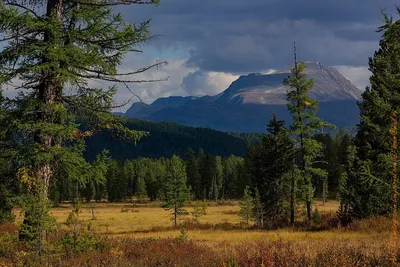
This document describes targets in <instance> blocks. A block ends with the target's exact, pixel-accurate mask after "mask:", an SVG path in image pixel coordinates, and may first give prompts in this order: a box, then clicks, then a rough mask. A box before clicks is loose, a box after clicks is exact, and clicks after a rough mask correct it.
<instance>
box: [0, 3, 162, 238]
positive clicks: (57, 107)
mask: <svg viewBox="0 0 400 267" xmlns="http://www.w3.org/2000/svg"><path fill="white" fill-rule="evenodd" d="M158 2H159V0H150V1H145V0H143V1H141V0H122V1H118V0H47V1H45V0H5V1H1V3H0V36H1V40H0V41H1V42H2V43H3V46H2V49H1V51H0V69H1V71H0V85H1V89H2V90H4V89H6V88H7V87H8V88H10V87H15V89H16V90H17V91H18V92H19V93H18V95H17V97H15V98H6V99H3V100H2V106H3V107H4V109H5V112H4V114H3V115H2V116H1V118H0V125H1V128H0V138H1V139H2V140H3V142H1V147H0V150H1V153H3V152H10V151H13V153H10V154H11V157H10V158H12V160H13V162H15V164H16V165H17V167H18V168H17V169H18V177H19V178H20V181H21V182H22V183H24V184H25V185H26V186H25V187H26V188H27V190H28V191H29V193H30V194H31V195H32V196H33V199H36V200H37V202H38V203H39V202H40V201H46V200H47V198H48V190H49V186H50V184H51V183H52V181H53V180H54V179H69V180H73V181H75V183H76V184H77V185H84V184H86V183H87V181H88V180H89V179H97V180H102V182H104V174H101V173H99V172H97V169H96V168H95V167H93V165H91V164H89V163H88V162H86V161H85V159H84V157H83V151H84V140H85V138H86V137H88V136H91V135H93V134H94V133H95V132H97V131H99V130H101V129H106V130H107V131H110V132H112V133H113V134H115V135H117V136H118V137H120V138H125V139H128V140H132V141H137V140H138V139H140V138H141V137H142V136H144V135H146V133H144V132H141V131H134V130H129V129H127V128H125V127H124V126H123V122H124V120H123V119H122V118H119V117H115V116H113V115H112V113H111V111H112V108H114V107H116V105H115V103H114V95H115V94H116V92H117V86H116V85H117V84H122V85H124V86H126V87H127V88H129V84H130V83H142V82H152V81H151V80H150V81H148V80H140V79H135V75H138V74H142V73H144V72H146V71H148V70H150V69H152V68H156V67H158V66H161V65H163V64H165V62H156V63H155V64H153V65H151V66H146V67H142V68H139V69H138V70H136V71H132V72H129V73H120V72H118V66H119V65H120V64H121V63H122V61H123V59H124V57H125V55H126V54H127V53H129V52H140V50H139V46H140V45H143V44H144V43H146V41H147V40H148V39H149V38H150V37H151V36H150V33H149V24H150V20H148V21H145V22H142V23H139V24H129V23H126V22H125V21H124V19H123V16H122V15H121V14H117V13H115V11H114V7H115V6H117V5H130V4H158ZM90 81H103V82H107V83H111V84H114V85H112V86H111V87H110V88H109V89H107V90H104V89H102V88H96V87H93V86H91V84H93V83H90ZM78 118H79V120H80V121H84V122H85V125H86V128H87V129H86V130H82V129H80V128H79V124H78V121H77V119H78ZM33 202H34V201H33ZM40 205H41V204H40ZM35 210H43V209H32V212H34V211H35ZM27 213H29V211H28V210H27V211H26V214H25V215H28V214H27ZM28 217H29V216H28ZM24 223H29V222H28V221H27V220H25V221H24ZM42 234H45V231H42Z"/></svg>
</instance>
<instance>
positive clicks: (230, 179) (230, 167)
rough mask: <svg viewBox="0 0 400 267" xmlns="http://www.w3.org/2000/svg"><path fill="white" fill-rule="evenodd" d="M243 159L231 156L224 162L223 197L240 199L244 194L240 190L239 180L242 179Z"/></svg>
mask: <svg viewBox="0 0 400 267" xmlns="http://www.w3.org/2000/svg"><path fill="white" fill-rule="evenodd" d="M242 167H243V159H242V158H239V157H236V156H233V155H231V156H229V157H228V158H226V159H225V160H224V162H223V181H222V198H223V199H238V198H239V196H241V195H242V194H243V192H240V191H239V190H240V187H239V181H240V180H241V169H242Z"/></svg>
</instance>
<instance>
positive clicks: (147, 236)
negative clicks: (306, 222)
mask: <svg viewBox="0 0 400 267" xmlns="http://www.w3.org/2000/svg"><path fill="white" fill-rule="evenodd" d="M193 205H194V203H191V204H190V205H189V206H188V207H187V210H188V211H191V210H192V209H193V208H192V206H193ZM93 206H94V215H95V217H96V219H95V220H93V218H92V207H93ZM314 207H316V208H318V210H319V211H320V213H321V215H322V216H321V217H322V221H321V223H320V224H319V225H320V226H321V227H317V226H318V225H314V228H312V229H311V228H307V227H303V226H302V225H301V224H297V225H296V226H295V227H291V228H288V227H286V228H280V229H277V230H265V229H259V228H256V227H254V226H250V225H245V224H243V223H241V218H240V217H239V216H238V211H239V205H238V203H237V202H235V201H232V202H224V203H215V202H209V203H208V206H207V213H206V214H205V215H203V216H201V217H200V218H199V219H198V221H196V222H194V221H193V218H192V216H191V215H190V214H188V215H185V216H182V217H181V218H180V221H179V224H180V225H179V227H177V228H173V227H172V222H171V220H170V212H169V211H166V210H164V209H163V208H161V207H160V206H159V204H158V203H148V204H134V203H120V204H114V203H96V204H94V205H93V203H91V204H88V203H83V204H80V213H79V221H80V222H79V224H80V227H81V230H80V232H81V234H82V238H80V237H79V238H78V239H77V241H76V244H78V245H74V246H72V245H65V244H66V243H65V236H64V237H63V234H65V233H68V231H69V232H71V231H73V229H72V228H71V226H67V224H66V223H65V222H66V221H67V218H68V216H69V214H70V213H71V211H72V209H73V206H72V205H71V204H62V205H60V206H58V207H55V208H52V209H51V212H50V213H51V215H52V216H53V217H54V218H55V219H56V220H57V222H58V223H59V224H58V225H59V230H58V231H57V232H58V234H55V235H54V237H53V238H55V239H57V240H61V241H60V242H59V243H60V244H61V245H60V247H59V248H57V249H56V248H52V249H53V250H54V251H58V253H53V254H52V255H57V256H54V258H51V257H50V260H49V259H47V262H50V264H49V265H51V266H89V265H90V266H392V263H391V260H390V253H389V251H390V249H389V242H388V241H389V235H390V223H391V221H390V219H387V218H372V219H369V220H365V221H358V222H356V223H354V224H353V225H352V227H351V229H350V228H341V227H340V226H339V227H337V226H333V227H331V226H329V225H328V224H326V222H325V220H328V219H329V218H333V217H335V215H336V210H337V208H338V203H337V202H335V201H330V202H328V203H326V204H325V205H323V204H322V203H321V202H316V203H315V205H314ZM301 213H302V211H301V210H299V216H301ZM15 214H16V215H17V219H16V222H15V223H14V225H13V227H8V229H6V227H5V226H3V227H0V241H3V246H2V245H1V242H0V266H3V265H4V266H9V265H10V266H11V265H29V264H33V265H35V263H37V261H30V260H29V257H28V256H29V255H28V256H26V254H21V253H19V254H18V253H17V252H16V251H18V249H20V250H23V248H20V247H19V246H18V245H17V244H14V243H13V239H12V238H11V237H12V236H13V234H12V233H13V231H14V236H15V232H16V231H17V229H18V225H19V224H20V223H21V222H22V221H21V220H22V217H21V216H20V215H19V211H15ZM86 228H88V229H89V228H90V233H92V234H91V235H89V236H88V235H86V234H84V232H86V230H84V229H86ZM182 229H185V230H184V231H183V232H182ZM7 231H8V233H11V234H9V235H8V239H7V238H6V235H5V233H6V232H7ZM10 236H11V237H10ZM1 238H3V239H2V240H1ZM63 238H64V239H63ZM74 242H75V241H74ZM5 244H6V245H5ZM79 244H80V245H79ZM77 247H78V248H77ZM21 255H24V256H23V257H21ZM2 264H3V265H2Z"/></svg>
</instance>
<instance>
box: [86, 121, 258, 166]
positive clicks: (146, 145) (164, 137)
mask: <svg viewBox="0 0 400 267" xmlns="http://www.w3.org/2000/svg"><path fill="white" fill-rule="evenodd" d="M126 126H127V127H128V128H130V129H136V130H143V131H147V132H149V133H150V135H149V136H147V137H144V138H142V139H141V140H140V141H139V142H137V144H134V143H131V142H124V141H121V140H119V139H118V137H116V138H115V137H113V136H112V135H110V134H109V133H107V132H100V133H98V134H96V135H94V136H92V137H90V138H89V139H88V140H87V141H86V151H85V157H86V158H87V159H88V160H89V161H92V160H94V159H95V157H96V155H98V154H99V153H100V152H101V151H103V150H104V149H107V150H108V151H109V152H110V153H109V155H110V156H111V157H112V158H114V159H117V160H121V161H124V160H126V159H134V158H138V157H151V158H159V157H171V156H172V155H173V154H175V155H179V156H180V157H182V158H185V157H186V151H187V149H188V148H189V147H191V148H192V149H193V150H194V151H195V152H196V153H197V152H198V151H199V149H200V148H202V149H203V150H204V151H205V152H206V153H210V154H212V155H215V156H222V157H227V156H230V155H235V156H244V155H245V153H246V150H247V143H248V142H250V143H258V142H260V140H261V137H262V135H261V134H236V133H227V132H220V131H216V130H212V129H206V128H194V127H188V126H183V125H179V124H176V123H170V122H150V121H141V120H136V119H128V122H127V124H126Z"/></svg>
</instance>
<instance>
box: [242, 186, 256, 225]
mask: <svg viewBox="0 0 400 267" xmlns="http://www.w3.org/2000/svg"><path fill="white" fill-rule="evenodd" d="M239 206H240V210H239V216H240V217H241V218H242V219H243V220H244V222H245V223H246V224H249V221H250V220H251V219H253V218H254V199H253V197H252V196H251V192H250V188H249V187H248V186H246V188H245V189H244V192H243V198H242V199H241V200H240V201H239Z"/></svg>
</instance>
